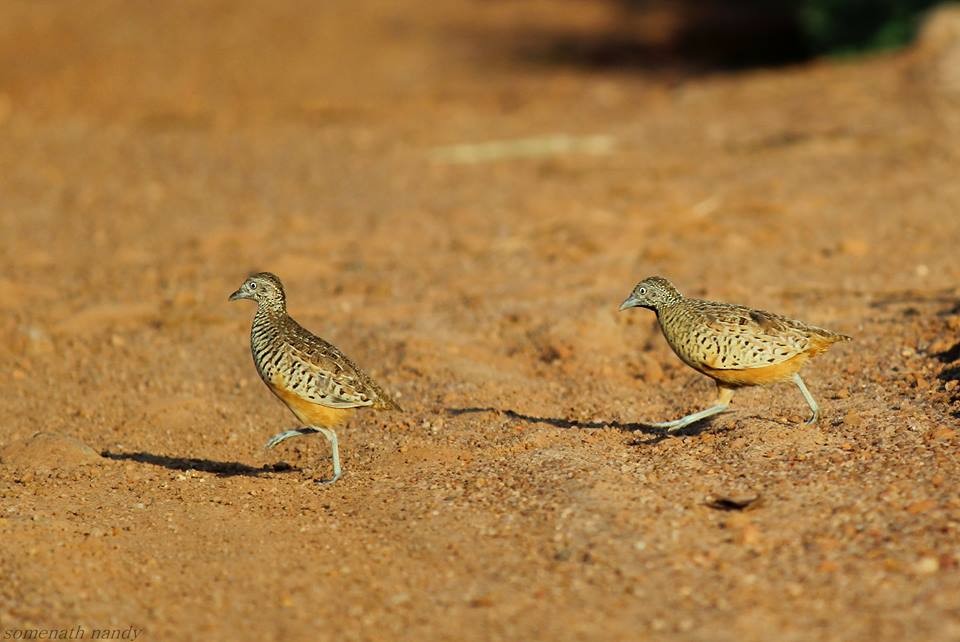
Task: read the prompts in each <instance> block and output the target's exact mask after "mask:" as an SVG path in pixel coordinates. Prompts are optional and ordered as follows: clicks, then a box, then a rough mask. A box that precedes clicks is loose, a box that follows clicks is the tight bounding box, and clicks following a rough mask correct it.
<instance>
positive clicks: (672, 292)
mask: <svg viewBox="0 0 960 642" xmlns="http://www.w3.org/2000/svg"><path fill="white" fill-rule="evenodd" d="M681 298H683V297H682V296H681V295H680V293H679V292H678V291H677V288H675V287H673V284H672V283H670V281H668V280H666V279H665V278H663V277H662V276H648V277H647V278H645V279H644V280H643V281H640V283H637V285H636V286H635V287H634V288H633V291H632V292H631V293H630V296H628V297H627V298H626V300H625V301H624V302H623V303H621V304H620V309H621V310H626V309H627V308H647V309H648V310H659V309H660V308H662V307H663V306H665V305H670V304H672V303H676V302H677V301H679V300H680V299H681Z"/></svg>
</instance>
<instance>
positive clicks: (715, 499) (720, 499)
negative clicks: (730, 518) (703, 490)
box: [704, 493, 760, 511]
mask: <svg viewBox="0 0 960 642" xmlns="http://www.w3.org/2000/svg"><path fill="white" fill-rule="evenodd" d="M759 499H760V495H759V494H757V493H739V494H730V495H712V496H710V497H707V499H706V501H705V502H704V503H705V504H706V505H707V506H709V507H710V508H713V509H716V510H725V511H734V510H744V509H746V508H750V507H753V508H756V507H757V506H758V505H759V504H758V503H757V502H758V500H759Z"/></svg>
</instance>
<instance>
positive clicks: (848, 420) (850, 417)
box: [843, 410, 863, 428]
mask: <svg viewBox="0 0 960 642" xmlns="http://www.w3.org/2000/svg"><path fill="white" fill-rule="evenodd" d="M843 425H844V426H846V427H847V428H859V427H860V426H861V425H863V417H861V416H860V413H859V412H857V411H856V410H850V411H848V412H847V414H845V415H844V416H843Z"/></svg>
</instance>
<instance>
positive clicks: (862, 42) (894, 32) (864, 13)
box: [788, 0, 939, 55]
mask: <svg viewBox="0 0 960 642" xmlns="http://www.w3.org/2000/svg"><path fill="white" fill-rule="evenodd" d="M788 4H793V5H795V8H796V10H797V18H798V19H799V21H800V27H801V31H802V33H803V34H804V37H805V39H806V41H807V44H808V46H809V47H810V53H812V54H833V55H843V54H848V53H853V52H859V51H868V50H874V49H890V48H894V47H899V46H901V45H904V44H906V43H908V42H909V41H910V40H911V39H912V38H913V36H914V34H915V33H916V29H917V25H918V24H919V22H920V19H921V18H922V16H923V14H924V12H926V11H927V10H928V9H929V8H930V7H932V6H933V5H935V4H939V2H938V0H796V1H793V2H788Z"/></svg>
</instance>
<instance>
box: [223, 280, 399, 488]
mask: <svg viewBox="0 0 960 642" xmlns="http://www.w3.org/2000/svg"><path fill="white" fill-rule="evenodd" d="M239 299H252V300H253V301H256V303H257V313H256V314H255V315H254V316H253V326H252V328H251V329H250V349H251V351H252V352H253V362H254V364H255V365H256V366H257V372H258V373H259V374H260V378H261V379H263V381H264V383H266V384H267V387H269V388H270V390H271V392H273V394H275V395H276V396H277V397H278V398H279V399H280V400H281V401H282V402H283V403H285V404H286V405H287V407H288V408H289V409H290V410H291V411H292V412H293V414H294V415H296V417H297V419H299V420H300V421H301V422H302V423H303V424H304V427H302V428H295V429H293V430H285V431H283V432H280V433H277V434H276V435H274V436H273V437H271V438H270V440H269V441H267V444H266V448H267V449H270V448H274V447H275V446H277V445H278V444H280V443H281V442H283V441H285V440H287V439H290V438H291V437H299V436H301V435H307V434H311V433H315V432H319V433H320V434H322V435H323V436H324V437H326V438H327V441H329V442H330V450H331V453H332V457H333V477H332V478H331V479H328V480H322V481H321V482H320V483H327V484H331V483H333V482H335V481H337V480H338V479H340V475H341V470H340V447H339V445H338V443H337V433H336V432H334V428H336V427H337V426H339V425H341V424H343V423H345V422H346V421H347V419H349V418H350V416H351V415H352V414H353V411H354V409H356V408H361V407H365V406H370V407H372V408H377V409H384V410H400V406H399V405H398V404H397V402H395V401H394V400H393V399H391V398H390V397H389V396H388V395H387V394H386V393H385V392H384V391H383V389H382V388H380V386H378V385H377V384H376V383H374V381H373V380H372V379H371V378H370V377H369V376H367V374H366V373H365V372H363V371H362V370H361V369H360V368H359V367H357V365H356V364H354V363H353V362H352V361H350V359H348V358H347V357H346V355H344V354H343V353H342V352H340V350H338V349H337V347H336V346H334V345H332V344H330V343H328V342H326V341H324V340H323V339H321V338H320V337H317V336H314V335H313V334H311V333H310V332H308V331H307V330H305V329H304V328H303V327H302V326H300V324H299V323H297V322H296V321H294V320H293V319H292V318H291V317H290V315H289V314H287V304H286V297H285V295H284V292H283V284H281V283H280V279H279V278H277V277H276V276H275V275H273V274H270V273H269V272H260V273H259V274H254V275H252V276H250V277H249V278H247V280H246V281H244V282H243V285H241V286H240V289H239V290H237V291H236V292H234V293H233V294H231V295H230V299H229V300H230V301H237V300H239Z"/></svg>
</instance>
